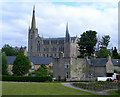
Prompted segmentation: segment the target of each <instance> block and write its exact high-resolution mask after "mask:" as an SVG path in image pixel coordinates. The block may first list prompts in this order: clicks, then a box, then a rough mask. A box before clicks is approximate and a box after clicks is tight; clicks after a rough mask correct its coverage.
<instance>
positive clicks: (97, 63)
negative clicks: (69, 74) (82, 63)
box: [88, 58, 120, 66]
mask: <svg viewBox="0 0 120 97" xmlns="http://www.w3.org/2000/svg"><path fill="white" fill-rule="evenodd" d="M107 61H108V60H107V59H106V58H97V59H88V63H89V64H90V65H91V66H105V65H106V63H107ZM111 61H112V63H113V65H114V66H118V65H119V66H120V59H112V60H111Z"/></svg>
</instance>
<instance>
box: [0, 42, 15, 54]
mask: <svg viewBox="0 0 120 97" xmlns="http://www.w3.org/2000/svg"><path fill="white" fill-rule="evenodd" d="M2 52H5V54H6V55H7V56H14V55H15V51H14V50H13V48H12V47H11V46H10V45H8V44H5V45H4V46H3V48H2Z"/></svg>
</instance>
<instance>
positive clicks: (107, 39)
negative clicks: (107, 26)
mask: <svg viewBox="0 0 120 97" xmlns="http://www.w3.org/2000/svg"><path fill="white" fill-rule="evenodd" d="M109 42H110V36H109V35H105V36H103V37H102V40H101V41H100V44H101V45H102V46H101V48H104V47H106V48H107V46H108V45H109Z"/></svg>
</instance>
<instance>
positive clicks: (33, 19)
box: [31, 5, 36, 29]
mask: <svg viewBox="0 0 120 97" xmlns="http://www.w3.org/2000/svg"><path fill="white" fill-rule="evenodd" d="M31 28H34V29H35V28H36V22H35V5H34V7H33V16H32V23H31Z"/></svg>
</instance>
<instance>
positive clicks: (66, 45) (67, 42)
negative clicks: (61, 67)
mask: <svg viewBox="0 0 120 97" xmlns="http://www.w3.org/2000/svg"><path fill="white" fill-rule="evenodd" d="M77 40H78V38H77V37H70V34H69V29H68V23H67V24H66V36H65V37H61V38H43V37H41V36H39V34H38V29H37V28H36V20H35V7H34V8H33V16H32V22H31V27H29V32H28V56H36V57H53V58H59V56H60V53H63V54H64V57H77V56H78V54H79V52H78V45H77Z"/></svg>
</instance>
